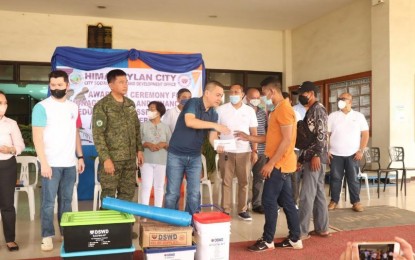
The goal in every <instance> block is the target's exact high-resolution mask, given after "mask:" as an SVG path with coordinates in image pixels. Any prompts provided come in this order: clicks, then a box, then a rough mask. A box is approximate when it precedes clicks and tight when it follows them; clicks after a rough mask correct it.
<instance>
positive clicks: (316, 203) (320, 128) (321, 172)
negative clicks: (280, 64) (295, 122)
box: [298, 81, 330, 240]
mask: <svg viewBox="0 0 415 260" xmlns="http://www.w3.org/2000/svg"><path fill="white" fill-rule="evenodd" d="M317 92H318V87H317V86H316V85H314V84H313V83H312V82H310V81H305V82H303V84H301V86H300V87H299V89H298V94H299V97H298V100H299V102H300V103H301V104H302V105H303V106H304V107H306V109H307V113H306V115H305V117H304V120H303V121H304V123H305V124H306V127H308V129H309V130H310V131H311V133H313V135H312V136H313V138H312V141H311V143H310V144H308V145H307V146H306V147H305V148H304V149H302V150H301V151H300V157H299V158H298V162H299V164H301V167H302V171H303V179H302V186H301V192H300V210H299V217H300V230H301V239H302V240H304V239H307V238H309V237H310V235H316V236H321V237H328V236H329V235H330V233H329V230H328V229H329V221H328V210H327V202H326V195H325V192H324V177H325V172H326V164H327V163H328V153H327V152H328V149H327V137H328V133H327V112H326V109H325V108H324V106H323V105H322V104H321V103H320V102H318V101H317V100H316V95H317ZM311 217H313V222H314V231H311V232H309V230H308V229H309V226H310V220H311Z"/></svg>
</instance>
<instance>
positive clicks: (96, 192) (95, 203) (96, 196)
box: [92, 157, 140, 211]
mask: <svg viewBox="0 0 415 260" xmlns="http://www.w3.org/2000/svg"><path fill="white" fill-rule="evenodd" d="M98 167H99V157H97V158H95V161H94V182H95V185H94V200H93V203H92V210H94V211H95V210H97V209H99V208H100V207H101V198H100V196H101V191H102V188H101V183H99V181H98ZM139 197H140V196H139ZM97 206H98V207H97Z"/></svg>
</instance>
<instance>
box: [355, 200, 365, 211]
mask: <svg viewBox="0 0 415 260" xmlns="http://www.w3.org/2000/svg"><path fill="white" fill-rule="evenodd" d="M352 210H354V211H356V212H362V211H363V210H364V208H363V206H362V203H360V202H356V203H354V204H353V207H352Z"/></svg>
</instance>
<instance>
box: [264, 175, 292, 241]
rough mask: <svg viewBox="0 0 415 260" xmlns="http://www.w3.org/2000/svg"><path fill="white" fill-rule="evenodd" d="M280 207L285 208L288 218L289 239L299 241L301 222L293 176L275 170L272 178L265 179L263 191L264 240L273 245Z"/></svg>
mask: <svg viewBox="0 0 415 260" xmlns="http://www.w3.org/2000/svg"><path fill="white" fill-rule="evenodd" d="M278 205H280V206H281V207H283V208H284V212H285V215H286V217H287V224H288V230H289V238H290V239H291V240H294V241H297V240H298V239H300V222H299V218H298V212H297V209H296V207H295V203H294V200H293V191H292V189H291V176H290V175H289V174H283V173H281V171H280V170H279V169H276V168H274V170H273V171H272V172H271V176H270V177H269V178H268V179H265V182H264V189H263V191H262V206H263V207H264V213H265V224H264V233H263V235H262V238H263V239H264V240H265V241H267V243H271V242H272V241H273V240H274V235H275V230H276V226H277V219H278Z"/></svg>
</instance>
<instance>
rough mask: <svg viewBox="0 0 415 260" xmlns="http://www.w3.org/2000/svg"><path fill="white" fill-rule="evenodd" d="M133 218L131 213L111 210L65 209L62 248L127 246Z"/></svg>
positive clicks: (79, 248) (68, 250) (76, 249)
mask: <svg viewBox="0 0 415 260" xmlns="http://www.w3.org/2000/svg"><path fill="white" fill-rule="evenodd" d="M134 222H135V218H134V216H133V215H131V214H127V213H121V212H118V211H114V210H100V211H81V212H66V213H64V214H63V216H62V220H61V226H62V228H63V235H64V238H65V243H64V245H65V247H64V249H65V252H66V253H70V252H78V251H90V250H101V249H103V250H105V249H121V248H130V247H131V246H132V224H133V223H134Z"/></svg>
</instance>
